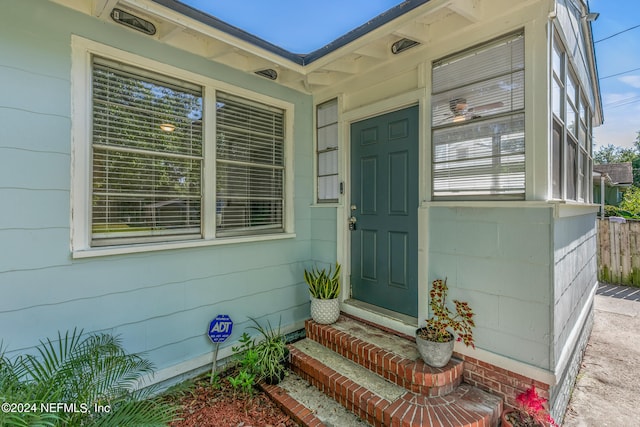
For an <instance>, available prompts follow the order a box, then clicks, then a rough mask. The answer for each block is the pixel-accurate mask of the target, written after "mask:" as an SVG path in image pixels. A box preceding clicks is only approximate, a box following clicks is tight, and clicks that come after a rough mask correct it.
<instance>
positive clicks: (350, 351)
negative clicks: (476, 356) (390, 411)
mask: <svg viewBox="0 0 640 427" xmlns="http://www.w3.org/2000/svg"><path fill="white" fill-rule="evenodd" d="M305 329H306V333H307V338H308V339H311V340H314V341H316V342H318V343H320V344H322V345H323V346H325V347H327V348H329V349H331V350H333V351H335V352H336V353H338V354H340V355H342V356H343V357H345V358H347V359H349V360H351V361H353V362H355V363H357V364H359V365H360V366H363V367H365V368H367V369H369V370H370V371H372V372H375V373H376V374H378V375H380V376H382V377H384V378H386V379H387V380H389V381H391V382H393V383H395V384H397V385H399V386H401V387H404V388H405V389H407V390H409V391H412V392H414V393H419V394H423V395H426V396H432V397H434V396H444V395H446V394H448V393H451V392H452V391H453V390H455V388H456V387H457V386H458V385H459V384H460V383H461V382H462V376H463V369H464V363H463V362H462V361H461V360H458V359H455V358H453V359H451V361H450V362H449V363H448V364H447V365H446V366H444V367H443V368H432V367H431V366H428V365H426V364H425V363H424V362H423V361H422V359H421V358H420V356H419V354H418V351H417V349H416V344H415V342H414V341H411V340H410V339H408V338H403V337H400V336H397V335H394V334H393V333H391V332H388V331H383V330H381V329H378V328H376V327H374V326H372V325H367V324H365V323H362V322H359V321H357V320H355V319H352V318H349V317H346V316H340V318H339V319H338V321H337V322H336V323H334V324H332V325H320V324H318V323H316V322H314V321H313V320H307V321H306V323H305Z"/></svg>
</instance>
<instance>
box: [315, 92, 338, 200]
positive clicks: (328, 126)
mask: <svg viewBox="0 0 640 427" xmlns="http://www.w3.org/2000/svg"><path fill="white" fill-rule="evenodd" d="M316 123H317V125H316V126H317V129H316V132H317V141H318V148H317V152H316V159H317V165H316V166H317V174H318V176H317V181H318V184H317V185H318V197H317V200H318V203H335V202H337V201H338V197H339V193H340V191H339V186H340V184H339V179H338V100H337V99H333V100H331V101H328V102H325V103H324V104H320V105H318V107H317V115H316Z"/></svg>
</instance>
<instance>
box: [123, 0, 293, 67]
mask: <svg viewBox="0 0 640 427" xmlns="http://www.w3.org/2000/svg"><path fill="white" fill-rule="evenodd" d="M121 3H122V4H124V5H127V6H129V7H132V8H133V9H134V10H135V9H138V10H141V11H144V12H146V13H149V14H150V15H152V16H157V17H159V18H161V19H164V20H166V21H168V22H170V23H172V24H175V25H178V26H182V27H185V28H190V29H193V30H195V31H197V32H199V33H201V34H203V35H205V36H209V37H212V38H214V39H216V40H219V41H221V42H223V43H226V44H228V45H229V46H231V47H236V48H239V49H241V50H243V51H246V52H249V53H251V54H254V55H256V56H259V57H261V58H263V59H266V60H268V61H270V62H272V63H274V64H277V65H280V66H282V67H285V68H288V69H291V70H293V71H295V72H298V73H301V74H303V73H304V69H303V65H302V64H301V61H299V59H297V58H296V55H292V54H291V53H289V52H287V51H286V50H284V49H281V48H279V47H277V46H274V45H272V44H270V43H268V42H266V41H264V40H262V39H259V38H258V37H255V36H252V35H251V34H248V33H246V32H244V31H242V30H240V29H238V28H235V27H233V26H231V25H229V24H226V23H224V22H223V21H220V20H219V19H217V18H214V17H211V16H209V15H206V14H204V13H202V12H199V11H197V10H195V9H192V8H190V7H189V6H187V5H184V4H182V3H179V2H176V1H174V0H121ZM164 3H167V4H169V5H165V4H164ZM175 5H179V6H180V7H176V8H174V6H175ZM187 9H188V10H187ZM189 10H190V12H189ZM188 13H196V14H199V15H202V16H204V17H205V19H206V18H208V19H211V20H214V21H216V22H219V23H220V24H221V26H222V27H223V28H225V29H228V30H229V31H225V30H224V29H221V28H218V27H216V26H214V25H212V24H213V23H209V22H203V21H202V20H199V19H196V18H194V17H193V16H190V15H189V14H188ZM232 29H235V31H232ZM240 33H244V34H246V35H247V37H242V36H241V35H240Z"/></svg>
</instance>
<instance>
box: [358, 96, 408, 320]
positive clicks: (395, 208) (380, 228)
mask: <svg viewBox="0 0 640 427" xmlns="http://www.w3.org/2000/svg"><path fill="white" fill-rule="evenodd" d="M418 165H419V163H418V107H417V106H415V107H410V108H406V109H404V110H400V111H395V112H392V113H388V114H384V115H381V116H378V117H374V118H371V119H367V120H363V121H360V122H356V123H353V124H352V125H351V214H352V216H353V219H352V221H353V220H355V229H354V230H352V231H351V232H350V233H351V292H352V298H354V299H356V300H359V301H364V302H366V303H369V304H373V305H376V306H379V307H382V308H386V309H388V310H392V311H395V312H398V313H404V314H407V315H409V316H414V317H416V316H417V313H418V199H419V197H418Z"/></svg>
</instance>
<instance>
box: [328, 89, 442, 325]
mask: <svg viewBox="0 0 640 427" xmlns="http://www.w3.org/2000/svg"><path fill="white" fill-rule="evenodd" d="M345 96H347V95H345ZM427 99H428V98H427V90H426V88H419V89H416V90H413V91H411V92H407V93H403V94H400V95H397V96H394V97H392V98H388V99H385V100H383V101H379V102H376V103H373V104H369V105H366V106H362V107H358V108H354V109H352V110H348V111H344V112H341V113H340V117H339V123H340V132H341V139H342V141H344V144H343V146H342V150H341V151H342V156H341V157H342V159H341V160H342V170H341V172H342V176H343V181H344V182H345V185H344V195H343V203H342V204H340V205H339V206H338V208H337V230H336V232H337V246H338V247H337V257H338V262H340V264H342V266H343V267H342V277H343V286H342V299H343V301H344V300H347V299H349V298H350V296H351V295H350V294H351V287H350V284H348V278H349V276H350V274H351V261H350V260H351V232H350V231H349V230H348V228H347V218H349V216H351V185H350V180H351V163H350V162H351V149H350V148H351V124H352V123H354V122H358V121H361V120H365V119H368V118H372V117H376V116H380V115H382V114H385V113H390V112H393V111H397V110H402V109H404V108H407V107H411V106H413V105H416V104H417V105H418V117H419V120H418V122H419V123H418V135H419V137H418V145H419V146H418V153H419V181H420V182H419V184H418V192H419V197H420V202H421V203H420V206H421V207H420V208H419V209H418V211H419V212H418V234H419V237H418V318H417V319H415V318H411V317H409V316H404V315H401V314H399V313H388V314H387V313H385V312H384V310H383V309H381V310H376V311H371V310H366V309H363V308H360V307H356V306H354V305H351V304H343V306H342V310H343V311H344V312H345V313H348V314H351V315H354V316H357V317H360V318H362V319H365V320H368V321H371V322H375V323H377V324H380V325H382V326H385V327H388V328H391V329H393V330H396V331H398V332H402V333H404V334H407V335H411V336H413V334H414V333H415V329H416V327H417V326H418V325H420V324H421V323H423V322H424V319H426V317H427V307H428V304H427V300H426V298H427V295H428V280H427V256H428V247H429V246H428V235H427V233H426V230H427V227H426V225H427V220H428V218H427V217H426V215H427V209H425V208H422V201H424V200H425V199H428V198H430V197H429V196H428V195H429V194H430V187H431V186H430V185H428V184H427V179H428V178H429V176H430V171H431V168H430V167H426V166H427V165H430V164H431V150H427V149H425V147H426V145H425V144H426V142H428V141H427V140H429V142H430V138H427V137H428V136H429V135H427V129H428V126H426V125H427V124H428V123H429V122H428V117H429V116H430V114H429V111H428V109H427V108H426V106H427ZM427 191H428V193H427Z"/></svg>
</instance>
